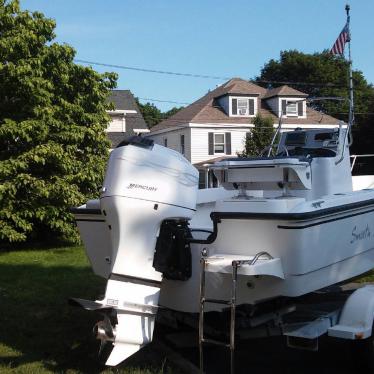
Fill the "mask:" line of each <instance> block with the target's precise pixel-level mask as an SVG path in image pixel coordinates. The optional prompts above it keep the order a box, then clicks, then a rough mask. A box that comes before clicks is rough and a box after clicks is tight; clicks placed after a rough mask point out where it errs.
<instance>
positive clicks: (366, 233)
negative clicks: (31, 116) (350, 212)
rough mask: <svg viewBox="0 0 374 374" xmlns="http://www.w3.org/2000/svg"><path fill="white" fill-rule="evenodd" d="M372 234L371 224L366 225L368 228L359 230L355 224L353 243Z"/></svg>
mask: <svg viewBox="0 0 374 374" xmlns="http://www.w3.org/2000/svg"><path fill="white" fill-rule="evenodd" d="M370 236H371V232H370V229H369V225H366V228H365V229H364V230H361V231H357V226H355V227H354V228H353V230H352V240H351V244H353V243H355V242H357V241H358V240H363V239H367V238H370Z"/></svg>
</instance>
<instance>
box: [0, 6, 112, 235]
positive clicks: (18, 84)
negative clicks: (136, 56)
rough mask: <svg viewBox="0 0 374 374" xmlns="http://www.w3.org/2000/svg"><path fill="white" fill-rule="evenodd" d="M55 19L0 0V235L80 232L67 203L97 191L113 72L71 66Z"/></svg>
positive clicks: (104, 153)
mask: <svg viewBox="0 0 374 374" xmlns="http://www.w3.org/2000/svg"><path fill="white" fill-rule="evenodd" d="M54 28H55V22H54V21H53V20H51V19H48V18H46V17H44V15H43V14H41V13H39V12H34V13H30V12H28V11H22V10H21V9H20V6H19V2H18V0H0V35H1V37H0V240H1V241H3V242H21V241H25V240H29V239H34V240H35V239H38V240H39V239H48V238H76V237H77V236H76V230H75V228H74V225H73V217H72V215H71V214H70V213H69V207H70V206H74V205H77V204H81V203H83V202H84V201H86V199H88V198H92V197H94V196H97V194H98V189H99V186H100V184H101V183H102V178H103V172H104V168H105V163H106V160H107V154H108V145H109V144H108V141H107V139H106V135H105V132H104V129H105V127H106V126H107V123H108V121H109V117H108V115H107V114H106V109H107V104H106V98H107V95H108V93H109V90H110V89H112V88H114V87H115V82H116V76H115V75H114V74H109V73H106V74H98V73H97V72H95V71H94V70H92V69H91V68H88V67H83V66H79V65H76V64H74V62H73V59H74V55H75V51H74V50H73V49H72V48H71V47H70V46H68V45H66V44H64V45H60V44H57V43H54V42H53V39H54V37H55V34H54Z"/></svg>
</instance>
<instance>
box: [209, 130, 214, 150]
mask: <svg viewBox="0 0 374 374" xmlns="http://www.w3.org/2000/svg"><path fill="white" fill-rule="evenodd" d="M213 137H214V133H212V132H208V154H209V155H214V140H213Z"/></svg>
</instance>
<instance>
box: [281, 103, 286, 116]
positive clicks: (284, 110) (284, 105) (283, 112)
mask: <svg viewBox="0 0 374 374" xmlns="http://www.w3.org/2000/svg"><path fill="white" fill-rule="evenodd" d="M282 114H283V115H284V116H285V115H286V114H287V100H282Z"/></svg>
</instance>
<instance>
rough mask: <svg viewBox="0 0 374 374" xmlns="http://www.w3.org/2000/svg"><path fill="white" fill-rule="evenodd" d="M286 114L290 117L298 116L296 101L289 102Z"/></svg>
mask: <svg viewBox="0 0 374 374" xmlns="http://www.w3.org/2000/svg"><path fill="white" fill-rule="evenodd" d="M286 113H287V115H288V116H297V103H296V101H287V110H286Z"/></svg>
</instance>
